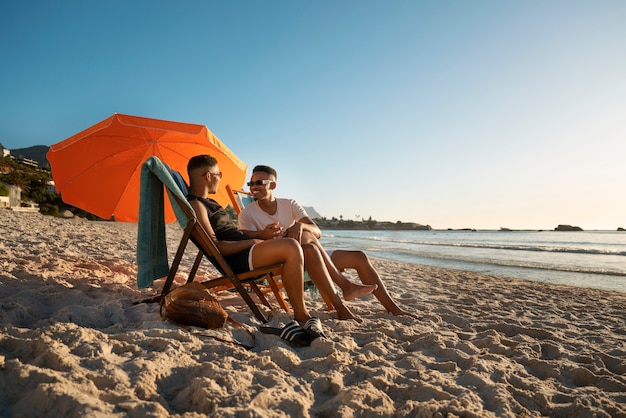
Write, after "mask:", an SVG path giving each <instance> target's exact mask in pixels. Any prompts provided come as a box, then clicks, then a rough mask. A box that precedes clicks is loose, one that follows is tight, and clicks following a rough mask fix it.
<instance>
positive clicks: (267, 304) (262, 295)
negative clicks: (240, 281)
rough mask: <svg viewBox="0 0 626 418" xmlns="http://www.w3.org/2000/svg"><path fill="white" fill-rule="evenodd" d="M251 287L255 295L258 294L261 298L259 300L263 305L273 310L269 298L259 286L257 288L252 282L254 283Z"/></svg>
mask: <svg viewBox="0 0 626 418" xmlns="http://www.w3.org/2000/svg"><path fill="white" fill-rule="evenodd" d="M250 287H252V290H254V293H256V295H257V297H258V298H259V300H260V301H261V303H263V305H265V306H267V307H268V308H270V309H272V305H271V304H270V302H269V301H268V300H267V298H266V297H265V295H264V294H263V292H261V289H259V286H257V284H256V283H254V282H252V283H250Z"/></svg>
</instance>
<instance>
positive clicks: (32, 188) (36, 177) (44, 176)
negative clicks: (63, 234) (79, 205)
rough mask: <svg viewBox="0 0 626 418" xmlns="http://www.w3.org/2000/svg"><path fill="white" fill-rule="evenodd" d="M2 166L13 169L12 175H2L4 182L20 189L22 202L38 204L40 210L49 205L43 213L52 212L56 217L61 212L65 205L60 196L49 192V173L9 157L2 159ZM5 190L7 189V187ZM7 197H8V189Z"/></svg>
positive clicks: (0, 192) (0, 190) (0, 193)
mask: <svg viewBox="0 0 626 418" xmlns="http://www.w3.org/2000/svg"><path fill="white" fill-rule="evenodd" d="M0 166H4V167H10V168H11V169H12V171H11V172H10V173H7V174H4V175H2V181H3V182H4V183H6V184H10V185H13V186H18V187H20V188H21V189H22V200H24V201H32V202H36V203H38V204H39V206H40V208H43V206H44V205H49V206H46V209H44V210H41V212H42V213H48V214H53V213H51V212H54V214H55V215H56V214H57V213H58V212H59V207H60V206H62V205H63V201H62V200H61V196H60V195H58V194H56V193H50V192H48V183H49V182H50V181H51V180H52V175H51V173H50V172H49V171H46V170H41V169H38V168H34V167H30V166H27V165H24V164H20V163H18V162H17V161H15V160H13V159H12V158H9V157H0ZM4 188H5V189H6V187H4ZM0 195H2V187H0ZM6 195H7V196H8V189H7V190H6ZM53 207H56V209H54V208H53Z"/></svg>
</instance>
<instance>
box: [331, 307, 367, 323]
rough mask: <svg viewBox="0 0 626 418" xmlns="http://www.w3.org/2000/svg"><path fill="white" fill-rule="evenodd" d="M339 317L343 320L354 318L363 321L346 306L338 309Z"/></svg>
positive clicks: (359, 321)
mask: <svg viewBox="0 0 626 418" xmlns="http://www.w3.org/2000/svg"><path fill="white" fill-rule="evenodd" d="M337 318H339V319H341V320H347V319H352V320H354V321H356V322H358V323H361V322H363V320H362V319H361V318H359V317H358V316H355V315H354V314H353V313H352V312H350V309H348V308H346V307H345V306H342V307H341V308H340V309H337Z"/></svg>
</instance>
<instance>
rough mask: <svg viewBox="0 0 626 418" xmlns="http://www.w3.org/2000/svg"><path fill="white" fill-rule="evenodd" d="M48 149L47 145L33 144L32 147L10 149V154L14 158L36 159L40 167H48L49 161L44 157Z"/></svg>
mask: <svg viewBox="0 0 626 418" xmlns="http://www.w3.org/2000/svg"><path fill="white" fill-rule="evenodd" d="M49 149H50V147H49V146H47V145H35V146H34V147H28V148H17V149H12V150H11V155H12V156H13V157H15V158H16V159H19V158H28V159H29V160H34V161H37V163H39V167H41V168H50V163H49V162H48V159H47V158H46V154H47V153H48V150H49Z"/></svg>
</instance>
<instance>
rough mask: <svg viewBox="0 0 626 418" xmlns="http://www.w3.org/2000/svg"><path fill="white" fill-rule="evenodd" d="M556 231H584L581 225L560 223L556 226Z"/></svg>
mask: <svg viewBox="0 0 626 418" xmlns="http://www.w3.org/2000/svg"><path fill="white" fill-rule="evenodd" d="M554 230H555V231H582V230H583V229H582V228H581V227H579V226H572V225H559V226H557V227H556V228H554Z"/></svg>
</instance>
